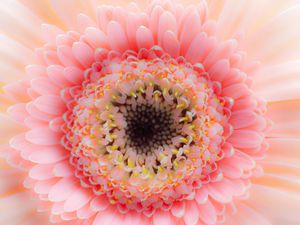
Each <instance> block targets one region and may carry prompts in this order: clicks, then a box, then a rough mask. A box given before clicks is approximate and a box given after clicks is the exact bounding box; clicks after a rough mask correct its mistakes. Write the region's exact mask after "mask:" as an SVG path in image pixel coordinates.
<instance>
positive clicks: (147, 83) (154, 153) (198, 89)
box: [64, 46, 232, 215]
mask: <svg viewBox="0 0 300 225" xmlns="http://www.w3.org/2000/svg"><path fill="white" fill-rule="evenodd" d="M97 57H98V58H101V60H99V61H96V62H95V63H94V64H93V66H92V68H90V69H88V70H87V71H86V76H85V81H84V82H83V84H82V86H78V87H72V89H69V90H66V91H68V92H69V93H70V94H71V95H73V97H74V100H73V101H72V103H71V104H69V110H68V112H67V113H66V114H65V117H64V118H65V120H66V124H67V125H66V127H65V132H66V135H65V137H64V143H65V146H66V147H67V148H68V149H70V151H71V154H72V157H71V163H72V164H73V165H74V166H75V167H76V168H77V176H78V177H80V179H81V182H82V184H84V185H85V186H89V187H92V188H93V191H94V193H95V194H98V195H101V194H106V195H107V197H108V198H109V200H110V202H111V203H112V204H118V208H119V209H120V210H121V211H123V212H124V211H126V210H129V209H135V210H136V211H138V212H141V211H142V212H143V213H144V214H146V215H152V214H153V213H154V212H155V210H156V209H157V208H162V209H164V210H168V209H170V207H171V206H172V204H173V203H174V202H175V201H181V200H183V199H194V196H195V190H196V189H198V188H200V187H201V185H202V183H205V182H208V181H216V180H218V179H220V178H221V177H222V173H221V171H220V170H218V166H217V162H218V161H219V160H220V159H222V157H223V155H224V152H223V151H222V146H223V144H224V143H225V142H224V141H225V140H226V138H227V137H228V136H229V135H230V126H229V125H228V123H227V120H228V117H227V116H226V115H228V112H229V111H230V106H231V105H232V100H231V99H229V98H222V97H220V96H219V95H218V94H219V93H218V91H219V90H220V88H221V87H220V84H219V83H216V82H212V81H211V80H210V79H209V77H208V76H207V73H205V71H204V70H203V67H202V66H201V65H200V64H195V65H191V64H190V63H187V62H185V60H184V58H182V57H179V58H177V59H173V58H172V57H170V56H169V55H168V54H166V53H163V51H162V50H161V49H160V48H159V47H157V46H155V47H154V48H152V49H151V50H146V49H142V50H140V51H139V52H138V53H135V52H132V51H127V52H125V53H124V54H123V55H119V54H116V53H115V52H113V51H110V52H109V51H107V50H104V49H99V50H97V52H96V58H97ZM226 128H227V129H226Z"/></svg>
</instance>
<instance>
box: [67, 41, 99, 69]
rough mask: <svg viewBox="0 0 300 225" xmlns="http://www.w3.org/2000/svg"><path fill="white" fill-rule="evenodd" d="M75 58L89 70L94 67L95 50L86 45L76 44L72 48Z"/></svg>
mask: <svg viewBox="0 0 300 225" xmlns="http://www.w3.org/2000/svg"><path fill="white" fill-rule="evenodd" d="M72 50H73V54H74V55H75V58H76V59H77V60H78V61H79V62H80V63H81V65H83V66H84V67H85V68H88V67H90V66H91V65H92V63H93V62H94V61H95V60H94V53H93V50H92V49H91V48H90V47H89V46H88V45H87V44H85V43H82V42H75V43H74V44H73V47H72Z"/></svg>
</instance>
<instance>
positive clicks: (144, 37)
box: [136, 26, 154, 49]
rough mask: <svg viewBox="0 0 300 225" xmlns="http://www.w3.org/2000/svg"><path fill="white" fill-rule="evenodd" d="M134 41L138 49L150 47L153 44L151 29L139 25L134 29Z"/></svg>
mask: <svg viewBox="0 0 300 225" xmlns="http://www.w3.org/2000/svg"><path fill="white" fill-rule="evenodd" d="M136 42H137V46H138V48H139V49H141V48H146V49H149V48H151V47H152V46H153V44H154V40H153V36H152V33H151V31H150V30H149V29H148V28H147V27H144V26H140V27H139V28H138V29H137V31H136Z"/></svg>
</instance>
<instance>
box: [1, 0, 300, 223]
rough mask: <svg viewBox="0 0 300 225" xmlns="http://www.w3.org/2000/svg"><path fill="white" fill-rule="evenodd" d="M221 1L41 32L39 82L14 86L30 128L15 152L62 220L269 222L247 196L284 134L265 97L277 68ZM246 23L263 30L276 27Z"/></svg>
mask: <svg viewBox="0 0 300 225" xmlns="http://www.w3.org/2000/svg"><path fill="white" fill-rule="evenodd" d="M54 2H55V4H54V5H55V9H56V11H57V12H58V14H59V15H60V16H61V17H62V18H64V21H65V22H66V24H67V25H70V24H69V23H71V24H73V25H74V24H75V23H74V22H72V21H71V20H70V19H71V18H69V17H68V16H70V15H67V16H66V15H63V14H61V13H62V11H61V10H62V9H63V5H64V4H66V3H63V2H61V3H60V2H56V1H54ZM218 4H220V3H216V2H215V1H208V2H206V1H200V2H199V3H198V4H195V5H192V6H191V7H184V5H182V3H177V2H176V3H173V2H171V1H168V0H164V1H162V2H158V1H151V2H149V3H148V4H147V6H146V8H139V6H138V5H137V4H135V3H130V4H128V5H127V6H126V8H121V7H115V6H107V5H100V6H99V7H98V8H97V12H96V17H97V19H96V20H95V19H92V16H93V14H91V15H88V14H78V23H77V26H75V27H74V26H72V27H71V28H70V30H66V31H63V30H61V29H60V28H58V27H56V26H54V25H46V24H44V25H42V34H43V36H44V39H45V43H44V45H43V47H40V48H38V49H36V50H35V60H34V61H32V62H30V63H29V64H27V62H26V64H27V67H26V71H27V75H26V76H24V77H22V78H21V79H19V80H18V81H16V82H12V83H10V84H7V85H5V86H4V87H3V90H4V93H3V95H2V96H3V98H6V99H8V100H10V101H11V102H13V103H12V105H11V106H10V107H9V108H8V113H9V115H10V116H11V117H13V118H14V119H15V120H16V121H17V122H19V123H20V124H21V125H18V126H19V127H23V131H22V132H21V131H19V133H17V134H16V135H14V136H13V137H12V138H11V139H10V140H9V144H8V145H5V146H4V147H3V148H2V149H3V150H2V151H3V152H4V153H5V154H6V155H7V157H8V158H9V161H11V162H12V163H13V164H14V165H16V166H19V167H21V168H23V169H25V170H26V171H27V175H28V176H27V178H26V180H25V185H26V186H27V187H28V188H29V189H31V190H32V191H33V193H34V195H35V196H36V197H37V199H38V202H39V204H40V208H43V209H45V210H46V211H48V214H49V215H50V221H51V222H54V223H66V221H71V222H72V223H73V222H75V223H78V224H93V225H98V224H115V225H116V224H121V223H125V224H153V225H160V224H166V225H167V224H175V223H178V224H185V225H196V224H203V225H208V224H218V223H223V222H224V221H226V218H228V217H231V216H232V215H233V214H234V212H235V211H236V210H235V207H236V205H237V206H238V207H237V208H238V209H239V208H241V210H242V212H244V213H245V212H249V213H250V212H251V213H252V214H253V215H254V218H256V217H257V220H258V221H259V220H261V221H264V219H262V218H261V217H262V216H260V215H257V213H256V212H253V209H252V208H251V207H250V206H247V203H246V204H245V203H241V202H240V200H241V199H247V197H248V194H249V189H250V188H251V183H252V182H253V181H254V182H258V183H259V179H260V178H259V177H260V176H261V175H262V174H263V173H262V172H263V170H262V167H261V163H260V160H261V159H263V158H264V157H265V152H266V150H267V149H268V146H269V144H268V142H269V141H268V139H270V137H273V136H274V133H276V131H277V132H278V131H281V129H278V130H276V127H275V129H274V128H272V129H271V119H274V118H275V122H276V116H274V115H275V114H276V110H273V113H272V110H271V113H270V112H269V111H268V113H267V107H266V106H267V103H266V101H264V98H265V97H267V98H268V96H269V95H268V93H270V90H269V89H267V88H263V92H264V91H265V92H266V93H267V94H259V93H260V92H258V93H256V90H260V89H259V87H264V84H265V83H264V82H265V81H264V78H256V77H257V76H259V75H262V73H263V74H265V73H266V69H264V68H267V69H269V70H271V72H274V68H273V67H271V66H269V67H264V65H270V64H271V65H272V63H273V64H274V62H275V60H273V59H272V57H269V58H268V57H266V56H265V57H264V55H263V54H265V55H268V50H270V49H267V50H265V51H264V52H263V53H262V54H261V55H259V54H255V53H253V52H254V50H253V51H252V50H251V49H250V48H249V46H251V45H250V44H251V43H255V40H257V39H255V38H257V37H255V36H254V37H252V39H250V40H247V39H246V40H245V39H244V38H243V35H242V34H243V33H242V31H247V30H245V29H243V28H244V27H243V26H241V27H239V26H238V25H239V22H238V21H237V19H238V18H233V19H234V21H235V22H233V23H232V24H230V21H227V17H226V16H228V13H229V12H231V11H232V9H231V8H230V5H231V3H230V1H228V2H226V3H224V4H225V6H224V8H223V14H222V13H221V15H220V18H219V19H218V20H217V21H218V22H216V21H215V19H214V17H215V16H216V15H218V10H219V9H220V6H219V5H218ZM17 5H18V4H17ZM220 5H222V4H220ZM78 6H79V5H78ZM86 8H88V7H86ZM80 9H81V8H80ZM91 9H92V11H93V10H95V9H96V7H95V6H92V7H91ZM66 10H67V11H70V12H72V13H75V11H76V10H68V9H66ZM87 11H89V10H87ZM227 11H228V12H227ZM213 13H215V14H216V15H213ZM89 16H91V17H89ZM222 16H223V17H224V18H222ZM236 16H237V17H238V14H236ZM241 17H243V16H241ZM243 18H244V19H245V21H244V23H245V24H248V26H249V27H250V25H252V26H255V29H259V31H257V32H256V34H257V35H259V32H263V31H264V30H265V31H270V32H271V30H272V29H271V28H269V27H271V25H269V26H267V27H266V28H264V27H263V28H261V25H257V24H251V23H250V22H249V21H246V19H247V18H246V16H245V17H243ZM261 20H263V19H261ZM70 21H71V22H70ZM222 23H224V24H222ZM241 23H242V22H241ZM223 25H224V26H225V25H226V27H227V26H228V29H227V28H226V29H224V27H223ZM230 25H231V26H230ZM76 27H77V28H76ZM238 28H240V30H239V29H238ZM253 29H254V28H253ZM255 29H254V30H255ZM268 29H269V30H268ZM233 30H234V31H235V32H232V31H233ZM227 32H228V33H227ZM244 34H246V32H245V33H244ZM259 37H260V36H259ZM24 40H25V39H24ZM251 41H252V42H251ZM245 50H247V51H249V55H247V54H246V53H245ZM270 52H272V51H271V50H270ZM283 52H284V51H283ZM270 54H271V53H270ZM271 56H273V54H271ZM254 59H257V60H261V63H259V62H258V61H255V60H254ZM268 60H269V61H268ZM272 60H273V61H272ZM297 65H298V64H297ZM270 68H271V69H270ZM272 69H273V70H272ZM279 69H280V68H279ZM264 76H265V75H264ZM260 85H261V86H260ZM274 107H276V106H274ZM274 112H275V113H274ZM275 124H276V123H275ZM270 129H271V131H270ZM274 130H275V131H274ZM271 142H272V140H271ZM249 205H251V201H250V203H249ZM238 211H239V210H238ZM237 215H239V214H238V213H237ZM236 221H238V219H236ZM236 221H235V222H234V223H235V224H239V222H236ZM258 224H264V223H262V222H259V223H258ZM265 224H268V223H267V222H266V223H265Z"/></svg>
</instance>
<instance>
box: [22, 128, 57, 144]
mask: <svg viewBox="0 0 300 225" xmlns="http://www.w3.org/2000/svg"><path fill="white" fill-rule="evenodd" d="M26 139H27V140H28V141H30V142H31V143H33V144H37V145H55V144H59V143H60V139H61V135H60V134H58V133H56V132H54V131H51V130H49V129H48V128H36V129H33V130H31V131H28V132H27V133H26Z"/></svg>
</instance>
